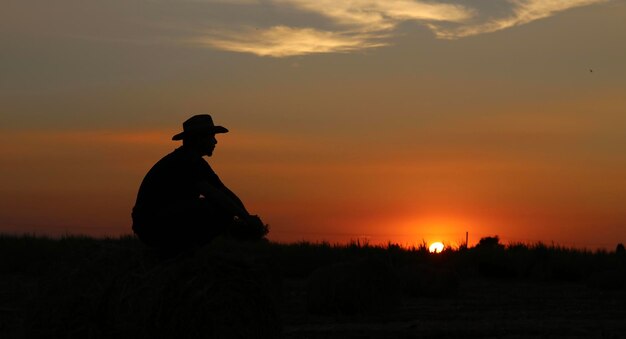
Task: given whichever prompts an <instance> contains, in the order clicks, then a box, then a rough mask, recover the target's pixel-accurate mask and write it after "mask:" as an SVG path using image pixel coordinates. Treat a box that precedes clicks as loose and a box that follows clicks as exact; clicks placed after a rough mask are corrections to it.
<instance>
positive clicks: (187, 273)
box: [0, 235, 626, 338]
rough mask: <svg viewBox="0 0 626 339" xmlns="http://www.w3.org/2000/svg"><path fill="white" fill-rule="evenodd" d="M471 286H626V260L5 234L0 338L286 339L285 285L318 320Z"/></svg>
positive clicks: (528, 251) (557, 249)
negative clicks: (301, 283) (174, 244)
mask: <svg viewBox="0 0 626 339" xmlns="http://www.w3.org/2000/svg"><path fill="white" fill-rule="evenodd" d="M465 279H498V280H505V281H506V280H529V281H539V282H568V283H581V284H587V285H589V286H591V287H593V288H601V289H623V288H625V286H626V254H625V253H624V251H623V250H622V251H619V250H618V251H614V252H609V251H589V250H580V249H572V248H565V247H561V246H556V245H545V244H542V243H535V244H522V243H514V244H508V245H502V244H500V243H499V240H495V241H494V240H489V241H485V242H483V243H482V245H479V246H476V247H473V248H466V247H461V248H458V249H446V250H444V251H443V252H442V253H440V254H431V253H429V252H428V250H427V248H426V244H422V245H421V246H417V247H411V248H405V247H401V246H399V245H397V244H393V243H389V244H386V245H371V244H369V243H364V242H359V241H354V242H351V243H349V244H330V243H327V242H322V243H309V242H299V243H290V244H281V243H271V242H263V241H261V242H239V241H235V240H232V239H227V238H218V239H216V241H214V242H213V243H211V244H210V245H208V246H207V247H206V248H203V249H199V250H195V251H190V252H188V253H185V254H183V255H181V256H180V257H177V258H174V259H170V260H161V259H160V258H159V257H158V256H156V255H154V253H152V252H151V251H150V250H148V249H147V248H145V247H144V246H143V245H142V244H141V243H140V242H139V241H138V240H137V239H135V238H134V237H122V238H116V239H93V238H88V237H64V238H61V239H50V238H43V237H34V236H8V235H0V337H2V338H23V337H47V338H49V337H64V338H79V337H80V338H109V337H110V338H113V337H134V338H159V337H168V336H171V335H174V334H175V335H176V336H177V337H180V338H185V337H188V338H192V337H211V336H212V337H220V338H254V337H268V338H270V337H279V336H280V327H281V326H280V318H281V317H280V314H278V313H277V312H278V311H277V310H279V309H280V307H279V306H280V304H281V303H282V302H283V301H284V298H285V296H284V295H283V294H282V287H281V286H282V283H281V282H282V281H285V280H308V282H309V283H308V297H307V298H308V301H307V303H308V305H309V309H310V310H311V312H316V313H344V314H355V313H368V312H372V311H376V309H378V308H381V307H385V308H388V307H393V304H394V303H397V302H400V300H401V299H402V298H406V297H415V298H423V297H426V298H441V297H444V298H450V297H455V295H457V293H458V286H459V284H462V282H463V280H465ZM350 286H356V287H353V288H350Z"/></svg>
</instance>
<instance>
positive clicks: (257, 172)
mask: <svg viewBox="0 0 626 339" xmlns="http://www.w3.org/2000/svg"><path fill="white" fill-rule="evenodd" d="M0 46H2V49H1V50H0V132H1V133H0V232H10V233H25V232H28V233H37V234H51V235H59V234H66V233H71V234H76V233H81V234H90V235H97V236H101V235H119V234H127V233H130V225H131V220H130V210H131V208H132V206H133V204H134V199H135V196H136V192H137V189H138V187H139V184H140V182H141V180H142V178H143V176H144V175H145V173H146V172H147V170H148V169H149V168H150V167H151V166H152V164H154V162H156V161H157V160H158V159H160V158H161V157H162V156H163V155H165V154H167V153H169V152H170V151H172V150H173V149H174V148H176V147H178V145H179V144H178V143H177V142H173V141H171V140H170V138H171V136H172V135H173V134H175V133H178V132H179V131H180V129H181V124H182V122H183V121H184V120H185V119H187V118H188V117H189V116H191V115H193V114H199V113H210V114H212V115H213V117H214V120H215V121H216V123H217V124H221V125H224V126H226V127H228V128H229V129H230V131H231V132H230V133H228V134H225V135H220V136H219V137H218V140H219V144H218V146H217V149H216V151H215V153H214V156H213V157H212V158H210V159H209V162H210V163H211V165H212V166H213V168H214V169H215V170H216V172H217V173H218V174H219V175H220V177H221V178H222V180H223V181H224V182H225V183H226V184H227V185H228V186H229V187H231V189H232V190H233V191H235V192H236V193H237V194H238V195H239V196H240V197H241V198H242V200H243V201H244V202H245V203H246V205H247V206H248V209H249V210H251V212H253V213H256V214H259V215H260V216H261V217H262V218H263V219H264V221H266V222H267V223H269V224H270V226H271V228H272V232H271V235H270V238H271V239H273V240H278V241H297V240H302V239H306V240H321V239H326V240H329V241H331V242H335V241H347V240H349V239H355V238H365V239H369V240H370V241H371V242H374V243H379V242H386V241H388V240H391V241H395V242H399V243H401V244H407V245H410V244H416V243H421V241H422V240H425V241H427V242H432V241H437V240H442V241H444V242H446V243H448V244H455V243H459V242H461V241H462V240H463V239H464V238H465V232H466V231H469V234H470V243H474V242H476V241H477V240H478V239H479V238H480V237H483V236H487V235H495V234H497V235H499V236H500V237H501V238H502V239H504V241H505V242H508V241H523V242H535V241H543V242H547V243H550V242H552V241H554V242H555V243H558V244H563V245H567V246H577V247H589V248H597V247H606V248H614V246H615V244H617V243H618V242H626V204H625V202H626V152H624V149H626V133H625V132H626V63H625V61H624V60H626V2H625V1H621V0H620V1H618V0H613V1H611V0H606V1H605V0H472V1H469V0H466V1H463V0H445V1H444V0H433V1H419V0H385V1H382V0H380V1H375V0H352V1H334V0H262V1H254V0H177V1H174V0H109V1H85V0H80V1H79V0H58V1H54V3H51V2H50V1H36V0H8V1H6V0H5V1H3V5H2V11H0Z"/></svg>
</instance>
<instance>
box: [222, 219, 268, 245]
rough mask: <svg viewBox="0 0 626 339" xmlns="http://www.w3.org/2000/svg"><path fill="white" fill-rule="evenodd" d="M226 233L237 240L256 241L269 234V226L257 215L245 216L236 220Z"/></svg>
mask: <svg viewBox="0 0 626 339" xmlns="http://www.w3.org/2000/svg"><path fill="white" fill-rule="evenodd" d="M228 233H230V234H231V235H232V236H233V237H235V238H237V239H242V240H258V239H262V238H263V237H265V236H266V235H267V234H268V233H269V226H268V225H266V224H264V223H263V221H261V218H259V216H258V215H246V216H243V217H238V218H236V219H235V221H234V222H233V225H232V227H231V229H230V230H229V232H228Z"/></svg>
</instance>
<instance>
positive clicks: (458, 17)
mask: <svg viewBox="0 0 626 339" xmlns="http://www.w3.org/2000/svg"><path fill="white" fill-rule="evenodd" d="M274 2H276V3H278V4H285V5H288V6H293V7H296V8H299V9H302V10H305V11H310V12H314V13H318V14H320V15H322V16H325V17H327V18H329V19H332V20H334V21H335V23H337V24H341V25H348V26H355V27H356V28H357V29H360V30H362V31H372V30H386V29H391V28H393V27H395V26H396V25H397V24H398V23H401V22H403V21H407V20H420V21H450V22H463V21H465V20H467V19H469V18H471V17H472V15H473V12H472V10H470V9H468V8H466V7H465V6H461V5H453V4H443V3H426V2H421V1H414V0H385V1H377V0H353V1H335V0H274Z"/></svg>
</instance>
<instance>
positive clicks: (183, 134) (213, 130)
mask: <svg viewBox="0 0 626 339" xmlns="http://www.w3.org/2000/svg"><path fill="white" fill-rule="evenodd" d="M218 133H228V129H227V128H226V127H223V126H214V127H213V128H211V129H205V130H202V131H193V132H190V131H187V132H185V131H183V132H180V133H178V134H176V135H174V136H173V137H172V140H183V139H185V137H188V136H190V135H198V134H218Z"/></svg>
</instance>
